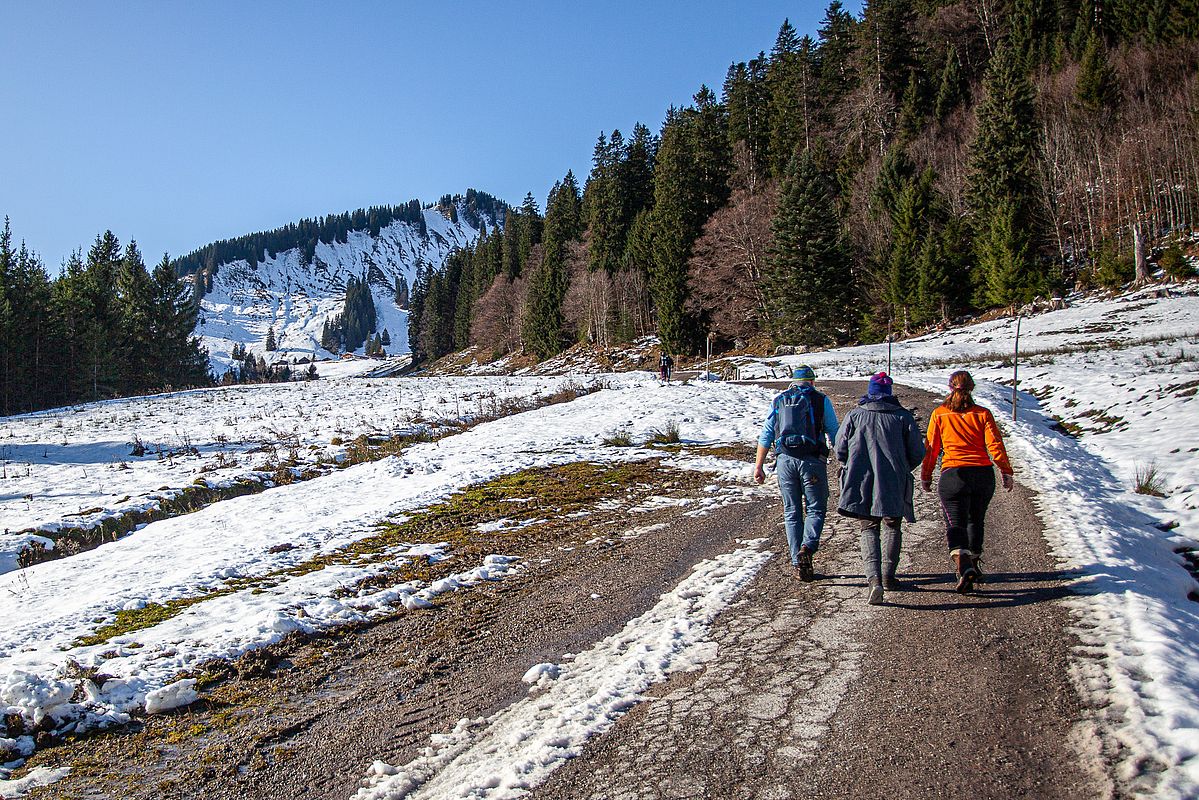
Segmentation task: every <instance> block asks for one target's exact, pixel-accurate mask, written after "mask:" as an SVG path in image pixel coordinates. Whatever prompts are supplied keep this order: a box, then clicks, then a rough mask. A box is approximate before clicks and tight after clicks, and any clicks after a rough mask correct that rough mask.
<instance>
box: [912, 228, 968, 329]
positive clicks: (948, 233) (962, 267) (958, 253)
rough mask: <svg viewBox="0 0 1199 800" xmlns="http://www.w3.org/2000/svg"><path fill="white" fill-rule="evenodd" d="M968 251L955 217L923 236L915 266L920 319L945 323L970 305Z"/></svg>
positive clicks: (964, 237) (963, 231) (962, 231)
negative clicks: (918, 258) (937, 229)
mask: <svg viewBox="0 0 1199 800" xmlns="http://www.w3.org/2000/svg"><path fill="white" fill-rule="evenodd" d="M969 251H970V246H969V243H968V242H967V241H966V235H965V226H964V225H963V224H962V222H961V221H960V220H959V219H958V218H956V217H951V218H949V219H948V220H947V221H946V223H945V226H944V227H943V228H942V229H941V230H940V231H938V232H934V233H932V234H930V235H929V236H926V237H925V239H924V246H923V247H922V248H921V251H920V263H919V266H918V272H919V291H918V298H919V306H918V307H919V309H920V318H921V319H925V320H940V321H943V322H948V321H949V318H950V315H951V314H953V313H955V312H956V311H958V310H959V309H962V308H964V307H966V306H967V305H968V304H969V301H970V297H969V291H968V286H969V283H968V280H967V263H968V261H969Z"/></svg>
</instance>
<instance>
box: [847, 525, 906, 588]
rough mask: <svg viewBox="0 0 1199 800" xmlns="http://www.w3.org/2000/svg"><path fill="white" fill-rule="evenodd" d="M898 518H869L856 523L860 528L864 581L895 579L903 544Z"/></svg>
mask: <svg viewBox="0 0 1199 800" xmlns="http://www.w3.org/2000/svg"><path fill="white" fill-rule="evenodd" d="M902 522H903V520H902V519H901V518H899V517H871V518H869V519H862V520H859V521H858V524H859V525H860V527H861V531H860V534H859V541H860V543H861V545H862V564H863V565H864V566H865V568H866V580H867V581H878V582H879V583H881V582H882V579H883V575H886V576H887V579H888V580H891V579H893V578H894V577H895V570H896V568H897V567H898V566H899V548H900V546H901V545H902V544H903V533H902V532H901V531H900V524H901V523H902Z"/></svg>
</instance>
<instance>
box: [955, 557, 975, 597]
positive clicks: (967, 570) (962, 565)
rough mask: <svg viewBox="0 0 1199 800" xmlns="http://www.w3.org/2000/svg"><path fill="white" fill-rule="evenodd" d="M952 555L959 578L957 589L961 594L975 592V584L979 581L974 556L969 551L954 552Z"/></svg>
mask: <svg viewBox="0 0 1199 800" xmlns="http://www.w3.org/2000/svg"><path fill="white" fill-rule="evenodd" d="M951 555H952V556H953V565H954V567H955V568H956V569H957V577H958V583H957V586H956V587H955V588H956V589H957V591H958V593H959V594H969V593H970V592H972V591H974V582H975V581H976V580H978V570H977V569H975V567H974V554H973V553H971V552H970V551H969V550H954V551H953V553H952V554H951Z"/></svg>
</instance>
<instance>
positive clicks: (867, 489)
mask: <svg viewBox="0 0 1199 800" xmlns="http://www.w3.org/2000/svg"><path fill="white" fill-rule="evenodd" d="M835 452H836V453H837V460H838V461H840V462H841V502H840V503H838V504H837V512H838V513H840V514H843V515H845V516H847V517H859V518H860V517H903V518H904V519H906V520H907V521H908V522H915V521H916V508H915V504H914V503H913V501H912V495H913V493H914V490H915V485H914V481H913V480H912V470H914V469H915V468H916V467H918V466H920V462H921V461H922V460H923V459H924V437H923V436H921V435H920V431H919V429H918V428H917V427H916V418H915V417H913V416H912V412H911V411H908V410H907V409H906V408H904V407H903V406H901V405H900V404H899V401H898V400H896V399H895V398H894V397H890V396H886V397H882V398H879V399H874V397H873V396H871V397H870V398H863V402H862V403H861V404H860V405H859V406H858V407H857V408H855V409H853V410H852V411H850V412H849V413H848V414H847V415H846V416H845V420H844V421H843V422H842V423H841V430H840V431H839V432H838V434H837V442H836V447H835Z"/></svg>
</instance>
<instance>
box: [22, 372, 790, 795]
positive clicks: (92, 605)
mask: <svg viewBox="0 0 1199 800" xmlns="http://www.w3.org/2000/svg"><path fill="white" fill-rule="evenodd" d="M600 379H601V380H602V381H604V382H605V384H606V385H608V386H611V387H612V388H609V389H605V390H603V391H601V392H598V393H594V394H590V395H587V396H584V397H581V398H579V399H577V400H575V401H573V402H569V403H563V404H559V405H553V406H548V407H544V408H541V409H538V410H535V411H530V412H526V413H524V414H518V415H515V416H510V417H506V418H503V419H500V420H498V421H494V422H487V423H483V424H480V425H478V426H476V427H474V428H472V429H470V430H467V431H465V432H463V433H459V434H455V435H452V436H449V437H446V438H443V439H441V440H439V441H435V442H430V443H426V444H417V445H414V446H412V447H410V448H409V449H407V450H406V451H404V453H403V455H402V456H401V457H389V458H386V459H383V460H381V461H376V462H371V463H366V464H360V465H357V466H352V467H348V468H346V469H342V470H336V471H332V472H330V473H329V474H326V475H324V476H322V477H320V478H316V479H313V480H310V481H306V482H301V483H295V484H291V485H287V486H279V487H276V488H273V489H269V490H267V491H265V492H263V493H261V494H257V495H254V496H249V497H241V498H236V499H232V500H227V501H223V502H220V503H216V504H214V505H212V506H209V507H208V508H206V509H204V510H202V511H199V512H196V513H193V514H189V515H186V516H182V517H176V518H173V519H166V520H161V521H157V522H152V523H150V524H148V525H146V526H145V527H144V528H142V529H140V530H138V531H136V532H135V533H133V534H131V535H129V536H127V537H125V538H123V539H120V540H119V541H116V542H113V543H110V544H106V545H103V546H101V547H99V548H97V549H94V550H91V551H88V552H84V553H81V554H78V555H75V556H71V557H69V558H63V559H60V560H57V561H50V562H46V563H43V564H38V565H35V566H33V567H30V568H27V569H23V570H20V571H17V572H10V573H9V574H8V575H6V576H4V577H3V578H0V587H2V588H3V590H4V591H5V592H7V593H8V594H10V595H11V597H12V600H11V601H10V602H9V604H8V609H7V611H6V614H5V625H4V627H3V629H2V630H0V708H7V712H8V713H19V714H20V715H21V716H22V717H24V718H25V719H26V720H27V721H28V722H29V723H34V724H36V723H40V722H42V720H43V719H45V718H47V717H49V718H50V720H51V722H52V727H54V728H55V729H57V730H76V731H83V730H87V729H91V728H95V727H102V726H107V725H111V724H120V723H122V722H124V721H127V720H128V719H129V714H131V713H142V712H144V713H154V712H159V711H165V710H169V709H171V708H174V707H177V706H178V705H181V704H186V703H187V702H190V701H191V700H193V699H194V698H195V691H194V689H193V684H192V683H190V682H189V681H188V680H182V681H180V680H177V676H178V675H179V673H180V672H182V671H184V670H188V669H192V668H195V667H196V666H197V665H199V664H202V663H204V662H205V661H207V660H209V659H212V658H234V657H236V656H238V655H240V654H241V653H244V652H246V651H247V650H250V649H253V648H255V647H261V646H263V645H266V644H269V643H271V642H274V641H277V640H279V639H280V638H281V637H282V636H284V635H286V634H287V633H289V632H291V631H296V630H301V631H314V630H318V629H320V628H322V627H326V626H330V625H339V624H345V623H348V622H353V621H358V620H362V619H364V618H368V617H370V616H372V615H377V614H380V613H389V612H391V611H393V610H400V609H404V608H408V609H411V608H419V607H421V606H422V605H425V604H427V603H428V601H429V600H430V598H431V597H432V596H433V595H435V594H437V593H440V592H444V591H453V590H460V589H469V587H470V586H471V585H472V584H474V583H477V582H478V581H480V580H496V579H500V578H502V577H503V576H504V575H506V574H509V573H510V572H511V571H514V570H518V569H520V564H519V563H513V562H512V561H511V559H510V558H508V557H507V556H506V555H505V554H502V553H497V554H493V555H491V556H489V557H488V558H486V559H485V560H484V561H483V563H478V564H472V563H463V564H462V565H461V568H460V569H456V572H455V574H454V575H453V577H452V578H449V579H443V580H441V581H437V582H435V583H433V584H431V585H421V584H417V583H410V584H404V585H401V586H396V587H390V588H388V589H385V590H383V591H372V592H360V593H358V594H357V595H356V596H352V597H348V598H347V597H342V596H340V593H339V590H341V589H342V588H343V587H345V586H352V585H354V584H355V583H356V582H358V581H360V580H361V579H363V578H365V577H368V576H371V575H374V574H378V573H380V572H383V571H385V570H388V569H390V568H393V567H395V566H396V565H398V564H401V563H403V562H404V560H405V559H409V558H412V557H414V556H418V555H419V556H426V557H428V556H432V557H433V558H435V559H444V558H455V554H454V553H453V552H452V551H451V550H449V549H448V546H440V547H438V548H434V549H433V550H429V549H428V548H425V549H420V550H417V549H416V548H404V547H400V548H396V549H395V551H394V552H391V553H389V554H388V556H389V557H388V558H387V559H384V560H382V561H378V560H376V561H370V562H367V563H352V564H336V565H331V566H329V567H326V568H324V569H318V570H315V571H311V572H304V573H303V574H300V575H294V576H291V577H288V578H287V579H285V580H282V581H281V582H272V585H269V586H267V587H266V588H265V590H264V588H263V587H262V586H260V585H257V584H253V583H252V582H247V581H252V579H253V578H255V577H256V576H263V575H267V574H275V575H278V574H279V573H280V571H282V570H286V569H287V568H288V567H290V566H294V565H296V564H300V563H303V562H305V561H306V560H309V559H311V558H312V557H313V556H315V555H319V554H323V553H329V552H331V551H333V550H336V549H337V548H339V547H343V546H345V545H347V544H350V543H352V542H354V541H356V540H358V539H362V538H365V537H367V536H369V535H371V534H372V533H373V532H374V531H375V524H376V523H377V522H379V521H381V520H385V519H388V518H391V517H396V516H398V515H403V514H404V513H405V512H408V511H412V510H415V509H419V508H423V507H427V506H428V505H430V504H432V503H435V502H437V501H439V500H442V499H444V498H446V497H447V496H448V495H450V494H451V493H452V492H454V491H455V490H457V489H460V488H462V487H465V486H468V485H470V484H474V483H478V482H481V481H485V480H488V479H491V478H494V477H497V476H499V475H503V474H508V473H512V472H515V471H518V470H522V469H527V468H532V467H539V466H548V465H552V464H560V463H568V462H573V461H581V460H591V461H600V462H604V461H613V460H620V459H628V458H645V457H648V456H652V455H661V453H656V452H654V451H649V450H645V449H642V448H616V447H610V446H606V445H604V444H603V440H604V438H606V437H608V436H609V435H611V434H612V433H613V432H614V431H615V430H616V429H617V428H621V429H622V430H624V431H625V432H626V433H628V434H629V435H630V436H631V437H633V438H634V440H644V439H646V438H648V436H649V435H650V432H651V431H654V430H658V429H660V428H661V427H662V426H663V425H664V424H665V423H666V422H667V421H674V422H676V423H677V424H678V425H679V428H680V431H681V434H682V436H683V437H684V439H687V440H693V441H703V442H744V441H748V440H750V439H752V437H753V436H754V435H756V432H757V428H758V426H759V425H760V424H761V419H760V417H761V409H762V407H763V406H764V405H765V404H766V403H767V402H768V399H769V393H768V392H765V391H763V390H761V389H758V388H756V387H749V386H721V385H716V384H712V385H698V386H690V387H678V386H676V387H669V388H666V387H660V386H658V384H657V382H656V381H655V380H654V379H653V378H651V377H649V376H648V375H645V374H644V373H642V374H625V375H619V376H611V375H606V376H602V377H601V378H600ZM591 380H595V379H594V378H591V377H588V376H576V377H575V378H560V377H559V378H547V377H541V378H488V379H480V378H470V379H463V378H458V379H454V378H432V379H367V378H346V379H344V380H341V381H337V380H324V379H322V380H320V381H316V382H314V383H309V384H292V385H278V384H276V385H265V386H254V387H243V388H234V389H224V390H208V391H203V392H188V393H182V394H179V395H173V396H160V397H156V398H142V399H138V400H129V401H117V402H112V403H103V404H96V405H92V406H86V407H81V408H79V409H77V410H69V411H68V412H66V414H67V416H68V417H74V416H77V417H79V419H80V421H75V420H72V421H71V422H70V423H69V424H70V425H71V426H72V427H71V428H69V432H70V435H72V436H73V437H74V438H75V440H76V441H78V442H80V443H81V445H84V446H82V447H81V448H80V449H79V450H78V451H70V450H65V451H57V455H58V461H56V462H53V463H49V462H50V460H49V459H45V460H46V461H47V462H48V463H44V464H42V463H39V464H38V466H37V469H34V466H33V464H32V462H29V463H30V466H29V468H28V473H29V474H28V475H25V474H24V473H22V474H20V475H18V476H17V478H16V479H17V480H23V481H32V480H34V479H36V480H37V481H38V482H37V484H36V486H37V491H34V492H32V494H33V499H32V500H29V499H27V498H26V499H24V500H22V499H21V498H20V497H19V495H18V492H20V491H22V490H18V492H11V493H10V492H8V491H6V492H5V495H4V497H5V498H7V499H6V500H5V503H6V504H11V505H12V511H11V513H12V515H13V518H14V519H20V520H21V521H22V523H25V522H31V521H32V522H34V523H38V522H42V521H46V520H51V521H56V520H58V519H60V517H61V515H62V512H63V508H64V507H70V508H73V507H74V506H75V505H76V504H79V502H80V500H79V499H64V496H70V495H84V496H86V498H87V499H86V501H84V502H86V503H95V504H97V505H99V506H105V505H112V506H116V505H119V503H117V502H115V500H114V499H113V498H114V496H115V495H117V494H122V495H123V494H124V493H127V492H133V491H135V490H136V489H138V488H141V487H143V486H145V485H152V484H154V483H156V482H158V481H160V480H174V481H175V482H177V483H179V482H186V481H187V480H189V479H190V477H191V476H192V474H194V473H196V472H197V471H198V470H199V469H200V468H201V467H202V465H203V462H204V459H205V458H211V457H212V454H213V452H215V451H216V449H217V448H218V447H229V446H230V445H229V443H234V442H236V443H238V444H237V447H239V448H240V447H244V446H245V445H247V444H248V443H250V442H251V441H255V440H258V439H259V438H260V437H261V438H270V437H272V436H274V435H275V434H274V433H273V432H275V431H279V432H282V433H285V434H286V435H288V436H293V435H294V436H300V437H301V440H302V442H304V446H307V444H308V443H310V442H311V443H319V442H322V440H323V446H324V447H328V437H329V436H331V435H342V436H346V437H348V436H350V435H351V434H352V433H353V432H354V431H361V430H366V431H373V430H381V431H387V430H390V429H392V428H393V427H394V428H400V427H403V426H406V425H410V424H411V417H413V416H414V415H415V414H419V415H421V416H422V417H424V418H426V419H427V418H430V417H432V416H436V415H447V416H452V415H454V414H461V415H463V416H469V415H470V414H471V413H473V412H474V410H475V407H476V405H477V404H479V403H480V402H490V398H491V397H492V396H493V395H494V396H500V397H504V396H514V395H521V394H523V395H525V396H532V395H535V394H539V393H546V392H553V391H555V390H556V389H557V388H559V387H561V386H562V385H563V384H564V383H565V382H580V383H582V382H588V381H591ZM61 414H62V412H53V413H48V414H40V415H31V416H27V417H17V418H10V419H7V420H5V423H6V424H7V426H8V430H9V433H6V434H5V435H6V436H7V437H8V438H9V439H11V440H13V441H14V442H16V441H21V442H22V443H23V446H25V447H27V448H34V449H36V448H37V447H38V446H39V445H37V444H36V442H37V441H38V440H39V437H41V438H43V439H48V440H49V442H54V443H56V444H57V439H58V437H59V436H60V435H61V434H60V433H59V431H60V428H58V427H57V426H56V425H55V422H54V420H55V419H56V418H57V416H59V415H61ZM131 417H136V419H131ZM63 424H64V425H67V424H68V423H63ZM134 430H137V431H141V433H140V436H141V437H142V439H143V441H152V440H154V439H156V438H158V437H163V438H166V437H169V436H178V435H181V433H182V432H183V431H190V433H189V435H190V436H191V437H193V438H192V442H193V443H197V447H198V449H199V448H200V446H201V445H202V446H203V449H201V453H202V455H201V456H198V457H193V458H192V459H191V462H190V463H186V462H185V463H184V464H182V465H179V464H176V465H175V466H171V465H170V464H164V463H160V462H158V461H157V459H151V460H148V461H146V463H145V467H146V472H145V474H144V475H140V476H139V475H138V473H137V471H136V470H135V468H134V467H133V466H132V465H130V468H129V469H113V468H111V467H108V466H106V465H105V466H101V467H100V468H99V469H100V471H102V472H104V471H105V470H107V472H105V473H104V474H105V475H106V477H107V476H108V475H111V476H112V477H111V478H107V480H108V481H109V482H110V483H111V485H109V483H106V484H105V485H104V486H102V487H95V486H93V480H92V479H91V478H84V477H83V472H84V467H83V465H82V464H80V463H78V462H70V461H67V460H66V459H67V458H68V457H70V456H74V455H76V454H77V453H93V450H92V448H95V452H98V453H100V456H99V457H98V458H101V459H103V458H105V457H107V456H111V455H112V454H114V453H117V452H123V450H122V448H124V447H125V446H126V445H127V441H128V440H127V437H128V436H129V432H130V431H134ZM222 432H224V435H225V436H226V438H227V439H228V442H227V443H224V444H221V445H216V444H213V442H215V441H217V439H218V437H219V436H221V435H222ZM276 438H277V437H276ZM97 442H107V444H97ZM14 446H15V445H14ZM44 446H46V447H49V446H50V445H49V444H46V445H44ZM238 452H244V450H238ZM33 455H36V456H40V455H41V454H40V453H33ZM89 457H92V458H97V456H94V455H91V456H89ZM126 460H127V459H126ZM64 462H65V463H64ZM678 462H679V466H684V467H691V468H700V469H706V470H709V471H714V472H724V473H726V474H728V473H730V472H731V473H733V474H735V475H736V476H737V477H738V478H742V479H743V478H744V470H743V469H742V467H743V465H741V464H737V463H735V462H727V461H720V460H718V459H714V458H712V457H710V456H706V457H696V458H691V459H688V458H685V457H680V458H679V459H678ZM96 471H97V468H96V467H94V466H93V467H92V468H91V471H90V472H89V474H91V475H94V474H95V473H96ZM130 473H132V474H130ZM205 475H206V476H209V475H211V473H205ZM118 484H119V488H118V486H117V485H118ZM29 485H31V484H22V488H24V487H26V486H29ZM55 487H58V488H57V489H56V488H55ZM751 491H761V490H760V489H756V488H754V489H751V488H750V487H748V486H745V487H744V488H734V489H733V496H730V495H729V493H728V492H724V493H722V492H720V491H718V490H717V488H716V487H715V486H713V491H712V492H711V493H709V494H708V495H707V496H705V498H704V499H703V500H702V501H699V502H698V504H697V505H698V507H697V508H696V509H694V511H697V512H702V509H703V506H704V505H705V504H713V503H726V502H732V501H734V500H735V499H736V497H737V496H740V495H743V494H744V493H747V492H751ZM118 499H119V498H118ZM64 503H66V504H67V505H66V506H64ZM6 513H8V512H7V511H6ZM6 519H7V517H6ZM630 526H631V527H635V524H634V522H633V521H631V523H630ZM280 545H282V546H285V547H286V549H282V548H281V547H280ZM230 589H232V591H230ZM196 597H208V599H205V600H204V601H203V602H200V603H197V604H195V605H194V606H190V607H188V608H187V609H186V610H184V611H183V612H182V613H179V614H177V615H175V616H173V617H171V618H170V619H168V620H166V621H164V622H161V623H159V624H157V625H154V626H152V627H149V628H144V629H141V630H138V631H136V633H132V634H128V635H121V636H116V637H114V638H111V639H109V640H108V641H106V642H103V643H100V644H81V643H80V641H79V640H80V638H81V637H85V636H87V635H88V634H90V633H93V632H95V631H96V629H97V628H98V627H99V626H100V625H102V624H104V623H105V622H107V621H111V620H113V619H114V618H115V617H116V615H117V613H118V612H120V611H122V610H136V609H139V608H145V607H146V606H147V605H148V604H165V603H169V602H171V601H172V600H181V599H188V598H196ZM94 670H102V672H103V673H104V675H106V676H111V677H109V678H108V679H107V680H106V681H104V682H103V683H102V684H101V683H98V682H96V681H92V680H90V678H89V677H88V675H90V674H92V672H93V671H94ZM33 746H34V743H33V740H32V738H31V737H29V736H22V737H18V738H16V739H10V740H4V739H2V738H0V747H4V748H6V749H7V750H8V751H9V752H10V753H15V754H28V753H29V752H30V751H32V749H33ZM0 789H4V790H5V791H9V792H11V791H13V787H5V786H3V785H2V784H0Z"/></svg>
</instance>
